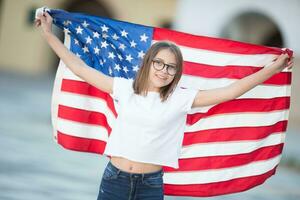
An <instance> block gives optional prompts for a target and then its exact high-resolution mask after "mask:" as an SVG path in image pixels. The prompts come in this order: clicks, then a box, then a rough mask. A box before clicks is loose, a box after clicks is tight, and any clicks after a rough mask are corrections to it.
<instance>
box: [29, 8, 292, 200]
mask: <svg viewBox="0 0 300 200" xmlns="http://www.w3.org/2000/svg"><path fill="white" fill-rule="evenodd" d="M35 23H36V26H37V27H39V26H40V27H41V33H42V35H43V37H44V38H45V40H46V41H47V43H48V44H49V45H50V47H51V48H52V49H53V50H54V52H55V53H56V54H57V55H58V56H59V57H60V59H62V60H63V62H64V63H65V64H66V66H67V67H68V68H70V70H71V71H72V72H73V73H74V74H76V75H77V76H79V77H80V78H82V79H83V80H85V81H86V82H88V83H89V84H91V85H93V86H95V87H97V88H99V89H100V90H102V91H105V92H107V93H111V94H112V96H113V99H114V101H115V105H116V106H117V107H118V111H119V112H118V117H117V119H116V123H115V125H114V127H113V130H112V132H111V134H110V137H109V140H108V142H107V145H106V148H105V152H104V154H106V155H111V159H110V161H109V163H108V165H107V166H106V168H105V171H104V174H103V176H102V180H101V185H100V190H99V194H98V199H109V200H114V199H118V200H120V199H163V194H164V191H163V179H162V177H163V170H162V166H163V165H165V166H171V167H174V168H178V162H177V161H178V157H179V153H180V151H179V150H180V148H181V144H182V139H183V132H184V126H185V121H186V115H187V112H188V111H189V110H190V109H191V108H194V107H199V106H208V105H213V104H218V103H221V102H224V101H228V100H232V99H235V98H237V97H239V96H240V95H242V94H244V93H245V92H247V91H248V90H250V89H252V88H254V87H255V86H257V85H258V84H260V83H262V82H263V81H265V80H267V79H268V78H270V77H271V76H273V75H274V74H276V73H278V72H280V71H282V70H283V69H284V68H285V67H288V68H291V67H292V65H293V60H292V59H291V60H290V61H289V62H288V59H289V56H288V55H287V54H282V55H280V56H279V57H278V58H277V59H276V61H275V62H274V63H273V64H272V65H270V66H268V67H266V68H263V69H261V70H259V71H258V72H256V73H254V74H252V75H249V76H247V77H245V78H243V79H240V80H238V81H236V82H234V83H232V84H231V85H229V86H226V87H223V88H218V89H211V90H202V91H198V90H192V89H183V88H181V87H177V84H178V82H179V80H180V77H181V74H182V65H183V59H182V55H181V52H180V49H179V48H178V47H177V46H176V45H175V44H173V43H171V42H167V41H165V42H158V43H155V44H153V45H152V46H151V48H150V49H149V50H148V52H147V53H146V55H145V57H144V59H143V62H142V64H141V68H140V70H139V71H138V74H137V76H136V79H135V80H134V81H130V80H127V79H123V78H118V77H115V78H113V77H109V76H106V75H104V74H103V73H101V72H99V71H97V70H95V69H93V68H91V67H88V66H87V65H86V64H85V63H84V62H83V61H82V60H81V59H80V58H78V57H77V56H75V55H74V54H73V53H72V52H70V51H69V50H68V49H67V48H66V47H65V46H64V45H63V43H62V42H61V41H60V40H59V39H58V38H57V37H56V36H55V35H54V34H53V33H52V30H51V29H52V18H51V16H50V15H49V14H48V13H47V12H45V13H43V14H40V15H38V16H37V19H36V21H35ZM125 144H126V146H125Z"/></svg>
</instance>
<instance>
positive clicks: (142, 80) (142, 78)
mask: <svg viewBox="0 0 300 200" xmlns="http://www.w3.org/2000/svg"><path fill="white" fill-rule="evenodd" d="M162 49H169V50H170V51H171V52H172V53H173V54H174V55H175V58H176V63H177V64H176V67H177V71H176V74H175V75H174V78H173V80H172V82H171V83H170V84H168V85H166V86H164V87H161V88H160V91H159V93H160V98H161V100H162V102H163V101H165V100H167V98H168V97H169V95H170V94H171V93H172V92H173V90H174V88H175V87H176V85H177V84H178V82H179V80H180V78H181V74H182V65H183V58H182V54H181V51H180V49H179V47H178V46H177V45H176V44H175V43H172V42H170V41H160V42H156V43H154V44H153V45H152V46H151V47H150V48H149V50H148V51H147V53H146V54H145V56H144V59H143V61H142V64H141V67H140V69H139V71H138V73H137V75H136V78H135V80H134V82H133V90H134V93H135V94H141V95H144V96H146V95H147V93H148V84H149V71H150V67H151V63H152V60H153V59H154V57H155V56H156V55H157V53H158V52H159V51H160V50H162Z"/></svg>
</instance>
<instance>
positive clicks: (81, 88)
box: [61, 79, 117, 116]
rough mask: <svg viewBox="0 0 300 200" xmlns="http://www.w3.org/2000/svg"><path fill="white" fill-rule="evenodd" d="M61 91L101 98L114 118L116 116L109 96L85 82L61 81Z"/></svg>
mask: <svg viewBox="0 0 300 200" xmlns="http://www.w3.org/2000/svg"><path fill="white" fill-rule="evenodd" d="M61 90H62V91H65V92H72V93H77V94H83V95H89V96H92V97H98V98H101V99H103V100H105V102H106V103H107V106H108V107H109V109H110V110H111V111H112V112H113V113H114V115H115V116H117V112H116V110H115V108H114V102H113V100H112V98H111V96H110V95H109V94H108V93H106V92H102V91H101V90H99V89H97V88H96V87H94V86H92V85H90V84H88V83H86V82H81V81H74V80H68V79H63V81H62V88H61Z"/></svg>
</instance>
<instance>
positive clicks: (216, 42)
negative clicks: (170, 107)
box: [48, 9, 292, 197]
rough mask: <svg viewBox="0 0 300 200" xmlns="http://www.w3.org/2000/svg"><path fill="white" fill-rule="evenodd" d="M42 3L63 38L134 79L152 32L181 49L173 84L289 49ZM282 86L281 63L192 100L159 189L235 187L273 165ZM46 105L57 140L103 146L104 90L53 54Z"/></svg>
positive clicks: (108, 111)
mask: <svg viewBox="0 0 300 200" xmlns="http://www.w3.org/2000/svg"><path fill="white" fill-rule="evenodd" d="M48 12H49V13H50V15H51V16H52V17H53V19H54V21H53V22H54V24H55V25H57V26H58V27H60V28H61V29H62V30H64V33H65V34H64V43H65V45H66V47H67V48H68V49H69V50H70V51H72V52H73V53H74V54H76V55H77V56H78V57H80V58H81V59H82V60H84V61H85V62H86V63H87V64H88V65H89V66H90V67H93V68H95V69H97V70H98V71H101V72H103V73H105V74H106V75H109V76H112V77H124V78H128V79H134V77H135V74H136V72H137V71H138V69H139V64H140V62H141V59H142V58H143V56H144V54H145V53H146V51H147V49H148V48H149V47H150V46H151V44H153V43H155V42H157V41H161V40H170V41H173V42H175V43H176V44H178V46H179V47H180V49H181V51H182V53H183V58H184V71H183V77H182V79H181V81H180V83H179V84H180V85H181V86H183V87H191V88H195V89H199V90H207V89H213V88H219V87H224V86H227V85H229V84H231V83H233V82H234V81H236V80H238V79H241V78H243V77H245V76H248V75H250V74H252V73H255V72H257V71H258V70H260V69H261V68H262V67H263V66H265V65H267V64H269V63H271V62H272V61H273V60H274V59H275V58H276V57H277V56H278V55H280V54H281V53H282V52H283V51H288V53H289V54H292V51H290V50H282V49H279V48H273V47H266V46H260V45H253V44H247V43H242V42H238V41H232V40H227V39H220V38H212V37H203V36H196V35H192V34H187V33H183V32H178V31H173V30H168V29H163V28H156V27H149V26H143V25H138V24H133V23H128V22H123V21H117V20H112V19H108V18H102V17H97V16H91V15H86V14H80V13H69V12H66V11H63V10H55V9H50V10H49V11H48ZM290 90H291V71H289V70H287V69H285V70H284V71H282V72H280V73H278V74H276V75H274V76H272V77H271V78H270V79H268V80H266V81H265V82H264V83H262V84H260V85H258V86H257V87H255V88H253V89H251V90H250V91H248V92H247V93H245V94H243V95H242V96H240V97H238V98H237V99H234V100H231V101H227V102H224V103H220V104H217V105H212V106H207V107H200V108H195V109H193V110H192V111H191V112H190V113H189V114H188V118H187V122H186V129H185V133H184V139H183V142H182V149H181V156H180V159H179V169H173V168H170V167H166V166H163V170H164V172H165V173H164V177H163V180H164V193H165V195H173V196H195V197H196V196H199V197H201V196H215V195H223V194H229V193H235V192H241V191H245V190H248V189H250V188H252V187H254V186H257V185H260V184H262V183H263V182H264V181H265V180H266V179H268V178H269V177H270V176H272V175H273V174H275V171H276V167H277V166H278V164H279V161H280V158H281V153H282V149H283V145H284V141H285V132H286V129H287V123H288V113H289V108H290ZM51 112H52V113H51V114H52V124H53V131H54V138H55V140H56V141H57V143H58V144H60V145H62V146H63V147H64V148H66V149H70V150H75V151H82V152H91V153H97V154H103V152H104V149H105V145H106V141H107V139H108V137H109V135H110V132H111V129H112V127H113V123H114V120H115V119H116V117H117V112H116V109H115V107H114V103H113V101H112V97H111V96H110V94H107V93H105V92H103V91H101V90H99V89H97V88H95V87H93V86H91V85H89V84H88V83H86V82H85V81H84V80H82V79H80V78H79V77H78V76H76V75H75V74H73V73H72V72H71V71H70V70H69V69H68V68H67V67H66V66H65V65H64V63H63V62H62V61H60V64H59V67H58V70H57V74H56V78H55V82H54V88H53V96H52V111H51ZM145 114H147V113H145ZM128 134H130V133H128ZM158 153H159V152H158Z"/></svg>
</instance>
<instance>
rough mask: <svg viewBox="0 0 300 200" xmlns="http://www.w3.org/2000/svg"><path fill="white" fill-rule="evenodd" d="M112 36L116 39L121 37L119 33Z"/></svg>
mask: <svg viewBox="0 0 300 200" xmlns="http://www.w3.org/2000/svg"><path fill="white" fill-rule="evenodd" d="M112 38H113V39H114V40H117V39H119V38H120V37H119V36H117V34H114V35H113V36H112Z"/></svg>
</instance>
